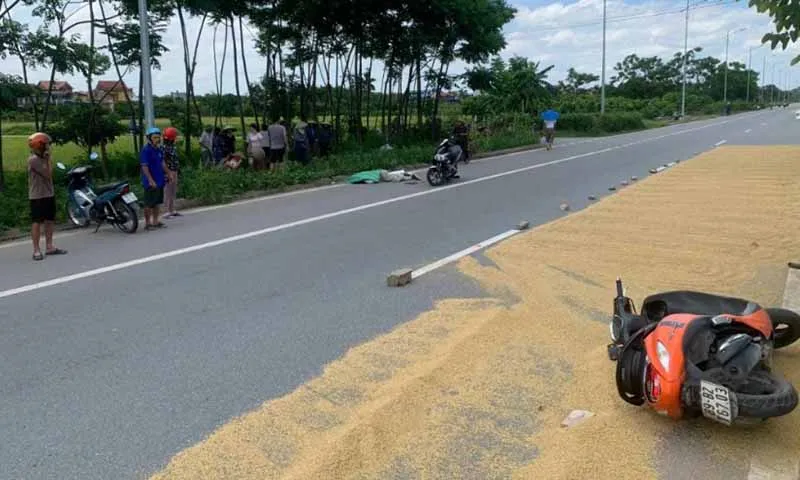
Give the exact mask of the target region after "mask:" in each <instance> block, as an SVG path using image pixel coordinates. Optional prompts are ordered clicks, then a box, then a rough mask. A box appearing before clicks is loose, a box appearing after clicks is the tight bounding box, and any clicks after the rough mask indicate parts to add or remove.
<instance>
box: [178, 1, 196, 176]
mask: <svg viewBox="0 0 800 480" xmlns="http://www.w3.org/2000/svg"><path fill="white" fill-rule="evenodd" d="M177 10H178V21H179V22H180V26H181V40H182V41H183V70H184V80H185V83H184V84H185V88H186V105H185V110H184V112H183V125H184V129H185V131H184V132H183V138H184V141H183V143H184V145H183V146H184V149H183V151H184V156H185V157H186V162H187V163H188V162H189V157H191V155H192V99H191V89H192V87H191V83H192V82H191V75H192V66H191V64H190V63H189V62H190V59H189V39H188V37H187V36H186V20H185V19H184V18H183V9H182V8H181V6H180V4H179V5H178V8H177ZM201 128H202V124H201Z"/></svg>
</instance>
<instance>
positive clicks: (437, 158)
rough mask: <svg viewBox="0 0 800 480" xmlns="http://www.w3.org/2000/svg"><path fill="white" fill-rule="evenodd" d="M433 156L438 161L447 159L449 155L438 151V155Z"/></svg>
mask: <svg viewBox="0 0 800 480" xmlns="http://www.w3.org/2000/svg"><path fill="white" fill-rule="evenodd" d="M433 158H434V159H436V160H437V161H440V162H443V161H445V160H447V155H445V154H443V153H437V154H436V156H434V157H433Z"/></svg>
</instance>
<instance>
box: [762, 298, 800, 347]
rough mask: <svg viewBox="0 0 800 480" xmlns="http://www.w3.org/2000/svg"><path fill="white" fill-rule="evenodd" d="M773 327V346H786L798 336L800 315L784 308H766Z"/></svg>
mask: <svg viewBox="0 0 800 480" xmlns="http://www.w3.org/2000/svg"><path fill="white" fill-rule="evenodd" d="M766 310H767V313H768V314H769V318H770V320H772V328H774V329H775V340H774V343H773V345H774V346H775V348H783V347H788V346H789V345H791V344H793V343H794V342H796V341H797V339H798V338H800V315H798V314H797V313H795V312H793V311H791V310H787V309H785V308H767V309H766Z"/></svg>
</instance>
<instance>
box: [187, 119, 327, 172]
mask: <svg viewBox="0 0 800 480" xmlns="http://www.w3.org/2000/svg"><path fill="white" fill-rule="evenodd" d="M234 131H235V129H234V128H233V127H231V126H225V127H222V128H220V127H211V126H208V127H206V128H205V131H204V132H203V134H202V136H201V137H200V149H201V155H202V162H203V165H204V166H212V165H213V166H219V167H229V168H238V166H239V164H240V162H241V160H242V158H241V157H242V154H241V153H237V152H236V137H235V134H234ZM332 142H333V127H332V126H331V125H330V124H327V123H317V122H313V121H312V122H308V121H307V120H306V118H305V117H301V118H300V121H299V122H298V123H297V124H295V126H294V127H293V128H292V127H290V125H289V123H288V122H287V121H285V120H280V119H279V118H273V119H272V123H271V124H269V125H266V124H264V125H259V123H258V122H254V123H251V124H250V129H249V131H248V133H247V159H248V160H249V161H248V163H249V164H250V165H251V166H252V167H253V168H254V169H256V170H263V169H269V170H275V169H277V168H279V167H280V166H281V165H282V164H283V163H284V161H285V160H286V158H287V152H288V151H289V150H290V149H291V150H292V151H293V152H294V158H295V160H296V161H297V162H299V163H301V164H303V165H307V164H308V163H309V162H310V161H311V156H312V154H319V155H321V156H327V155H328V154H329V153H330V150H331V144H332Z"/></svg>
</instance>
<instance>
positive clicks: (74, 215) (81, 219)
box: [66, 197, 89, 228]
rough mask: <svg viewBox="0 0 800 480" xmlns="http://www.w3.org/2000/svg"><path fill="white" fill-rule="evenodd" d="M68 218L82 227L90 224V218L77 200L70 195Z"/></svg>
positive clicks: (67, 206)
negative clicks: (82, 210)
mask: <svg viewBox="0 0 800 480" xmlns="http://www.w3.org/2000/svg"><path fill="white" fill-rule="evenodd" d="M66 208H67V218H69V221H70V222H72V224H73V225H75V226H76V227H80V228H86V227H88V226H89V219H88V218H86V216H85V215H84V214H83V212H81V209H80V207H78V204H77V203H75V200H73V199H72V197H70V198H69V199H67V204H66Z"/></svg>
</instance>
